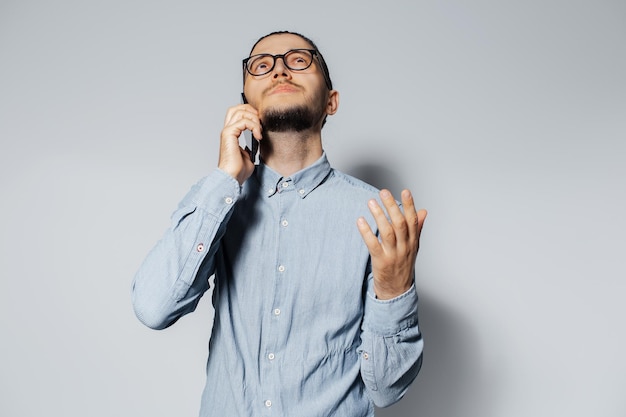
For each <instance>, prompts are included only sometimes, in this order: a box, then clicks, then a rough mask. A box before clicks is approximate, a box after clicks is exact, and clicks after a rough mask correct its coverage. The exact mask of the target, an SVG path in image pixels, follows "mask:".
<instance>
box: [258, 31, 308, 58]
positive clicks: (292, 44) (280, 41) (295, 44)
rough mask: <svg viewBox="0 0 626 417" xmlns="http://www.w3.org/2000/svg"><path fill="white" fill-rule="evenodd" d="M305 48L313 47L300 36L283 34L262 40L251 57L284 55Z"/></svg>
mask: <svg viewBox="0 0 626 417" xmlns="http://www.w3.org/2000/svg"><path fill="white" fill-rule="evenodd" d="M297 48H305V49H311V48H312V46H311V45H310V44H309V43H308V42H307V41H305V40H304V39H302V38H301V37H300V36H298V35H293V34H291V33H281V34H277V35H272V36H268V37H267V38H265V39H263V40H261V41H260V42H259V43H258V44H257V45H256V46H255V47H254V49H253V50H252V52H251V53H250V55H251V56H252V55H256V54H272V55H277V54H283V53H285V52H287V51H288V50H290V49H297Z"/></svg>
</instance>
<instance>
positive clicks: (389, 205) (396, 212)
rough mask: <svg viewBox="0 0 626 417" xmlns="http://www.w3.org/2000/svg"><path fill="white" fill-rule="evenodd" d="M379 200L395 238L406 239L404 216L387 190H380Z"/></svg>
mask: <svg viewBox="0 0 626 417" xmlns="http://www.w3.org/2000/svg"><path fill="white" fill-rule="evenodd" d="M380 199H381V201H382V202H383V204H384V205H385V209H386V210H387V214H388V215H389V219H390V220H391V225H392V226H393V228H394V231H395V233H396V237H397V238H400V239H406V238H407V236H408V231H407V224H406V219H405V218H404V214H402V210H400V207H399V206H398V203H397V202H396V199H395V198H394V197H393V195H392V194H391V193H390V192H389V190H381V191H380Z"/></svg>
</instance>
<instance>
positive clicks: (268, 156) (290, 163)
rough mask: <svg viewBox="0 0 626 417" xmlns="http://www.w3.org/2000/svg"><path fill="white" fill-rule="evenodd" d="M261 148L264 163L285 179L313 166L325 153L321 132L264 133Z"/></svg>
mask: <svg viewBox="0 0 626 417" xmlns="http://www.w3.org/2000/svg"><path fill="white" fill-rule="evenodd" d="M260 147H261V156H262V158H263V162H264V163H265V164H266V165H267V166H268V167H270V168H272V169H273V170H274V171H276V172H278V173H279V174H280V175H282V176H284V177H288V176H290V175H292V174H294V173H296V172H298V171H300V170H302V169H304V168H306V167H308V166H310V165H312V164H313V163H315V161H317V160H318V159H319V158H320V157H321V156H322V153H323V149H322V137H321V133H320V131H319V130H317V131H316V132H310V131H306V132H280V133H278V132H263V139H262V140H261V141H260Z"/></svg>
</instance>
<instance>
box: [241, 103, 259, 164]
mask: <svg viewBox="0 0 626 417" xmlns="http://www.w3.org/2000/svg"><path fill="white" fill-rule="evenodd" d="M241 102H242V103H243V104H247V103H248V100H246V96H245V95H244V94H243V93H241ZM243 136H244V138H245V144H244V150H245V151H246V152H248V155H250V160H251V161H252V163H253V164H256V163H257V156H258V155H257V154H258V153H259V141H258V139H257V138H255V137H254V135H253V134H252V132H251V131H250V130H248V129H246V130H244V131H243Z"/></svg>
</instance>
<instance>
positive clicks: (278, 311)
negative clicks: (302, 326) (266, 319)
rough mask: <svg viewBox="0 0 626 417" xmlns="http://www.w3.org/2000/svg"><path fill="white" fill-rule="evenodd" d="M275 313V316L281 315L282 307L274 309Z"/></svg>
mask: <svg viewBox="0 0 626 417" xmlns="http://www.w3.org/2000/svg"><path fill="white" fill-rule="evenodd" d="M274 315H275V316H280V308H275V309H274Z"/></svg>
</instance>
